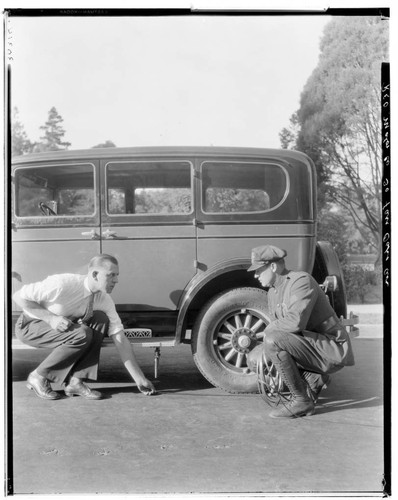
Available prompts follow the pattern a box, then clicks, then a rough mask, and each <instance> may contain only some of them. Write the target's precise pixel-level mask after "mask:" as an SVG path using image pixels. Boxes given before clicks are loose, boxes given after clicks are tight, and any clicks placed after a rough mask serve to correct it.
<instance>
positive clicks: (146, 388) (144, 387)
mask: <svg viewBox="0 0 398 500" xmlns="http://www.w3.org/2000/svg"><path fill="white" fill-rule="evenodd" d="M137 387H138V389H139V391H140V392H142V394H145V396H151V395H152V394H156V389H155V387H154V385H153V384H152V382H151V381H150V380H148V379H147V378H145V379H143V380H142V381H140V382H137Z"/></svg>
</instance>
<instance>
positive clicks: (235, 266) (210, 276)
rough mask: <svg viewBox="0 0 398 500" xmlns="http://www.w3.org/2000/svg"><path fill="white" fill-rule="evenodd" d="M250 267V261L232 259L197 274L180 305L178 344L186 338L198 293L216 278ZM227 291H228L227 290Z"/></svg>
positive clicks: (241, 284)
mask: <svg viewBox="0 0 398 500" xmlns="http://www.w3.org/2000/svg"><path fill="white" fill-rule="evenodd" d="M249 266H250V259H242V258H240V259H232V260H229V261H224V262H219V263H218V264H216V265H215V266H213V267H212V268H210V269H208V270H207V271H206V272H204V273H199V274H196V275H195V276H194V277H193V278H192V280H191V281H190V282H189V283H188V286H187V287H186V288H185V291H184V293H183V295H182V297H181V300H180V303H179V304H178V317H177V324H176V342H177V343H180V342H181V340H182V338H183V336H184V333H185V328H186V321H187V315H188V310H189V306H190V305H191V304H192V301H193V300H194V298H195V297H197V295H198V293H199V292H200V291H201V290H203V289H204V288H205V287H206V286H207V285H209V284H210V283H211V281H213V280H215V279H216V278H219V277H220V276H222V275H224V274H225V275H228V274H230V273H231V272H234V271H242V272H246V271H247V269H248V268H249ZM251 278H252V277H251V276H250V275H249V274H248V281H249V280H250V279H251ZM244 285H245V283H239V284H238V283H237V284H236V286H244ZM225 291H227V289H226V290H225ZM215 294H216V292H215Z"/></svg>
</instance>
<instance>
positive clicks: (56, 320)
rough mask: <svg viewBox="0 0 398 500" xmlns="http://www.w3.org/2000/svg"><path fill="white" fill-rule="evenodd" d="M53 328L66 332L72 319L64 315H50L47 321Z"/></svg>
mask: <svg viewBox="0 0 398 500" xmlns="http://www.w3.org/2000/svg"><path fill="white" fill-rule="evenodd" d="M48 324H49V325H50V326H51V328H52V329H53V330H58V331H59V332H66V330H68V328H69V327H70V325H71V324H72V321H71V320H70V319H68V318H65V317H64V316H52V317H51V318H50V320H49V322H48Z"/></svg>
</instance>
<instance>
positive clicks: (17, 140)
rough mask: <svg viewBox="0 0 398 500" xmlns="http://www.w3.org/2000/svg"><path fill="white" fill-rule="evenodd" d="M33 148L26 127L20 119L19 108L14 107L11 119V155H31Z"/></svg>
mask: <svg viewBox="0 0 398 500" xmlns="http://www.w3.org/2000/svg"><path fill="white" fill-rule="evenodd" d="M33 146H34V145H33V143H32V142H31V141H30V140H29V139H28V136H27V134H26V131H25V127H24V126H23V125H22V123H21V121H20V119H19V111H18V108H17V107H14V108H13V110H12V119H11V154H12V156H20V155H23V154H26V153H31V152H32V150H33Z"/></svg>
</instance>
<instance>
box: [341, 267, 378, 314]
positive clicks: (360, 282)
mask: <svg viewBox="0 0 398 500" xmlns="http://www.w3.org/2000/svg"><path fill="white" fill-rule="evenodd" d="M343 275H344V282H345V286H346V292H347V301H348V302H351V303H353V302H354V303H355V302H357V301H359V303H360V304H364V303H365V301H366V296H367V295H368V294H369V293H370V292H372V291H373V290H374V289H375V287H378V288H379V289H380V288H381V282H380V272H378V271H377V270H373V269H366V268H364V267H363V266H359V265H355V264H350V265H348V264H345V265H343Z"/></svg>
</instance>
